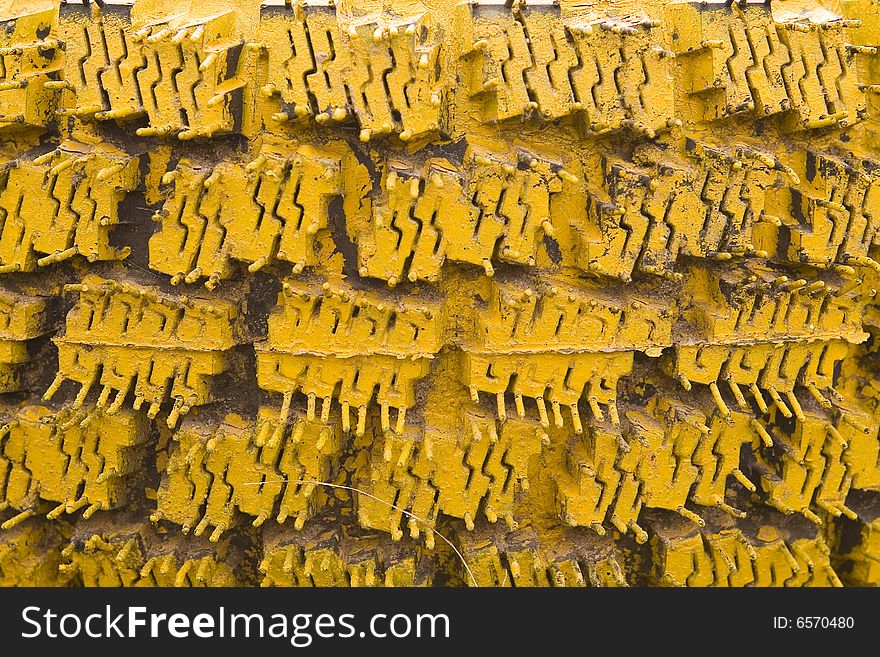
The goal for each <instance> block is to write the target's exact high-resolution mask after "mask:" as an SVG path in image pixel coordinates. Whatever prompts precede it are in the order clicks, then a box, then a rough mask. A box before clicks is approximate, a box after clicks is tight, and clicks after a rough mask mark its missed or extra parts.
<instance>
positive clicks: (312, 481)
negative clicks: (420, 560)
mask: <svg viewBox="0 0 880 657" xmlns="http://www.w3.org/2000/svg"><path fill="white" fill-rule="evenodd" d="M276 481H278V480H276ZM281 482H282V483H287V484H318V485H319V486H327V487H328V488H340V489H342V490H349V491H353V492H355V493H360V494H361V495H366V496H367V497H369V498H370V499H372V500H376V501H377V502H379V503H381V504H385V505H386V506H389V507H391V508H392V509H394V510H395V511H400V512H401V513H402V514H404V515H405V516H407V517H409V518H412V519H413V520H415V521H417V522H420V523H422V524H423V525H424V526H425V527H427V528H428V529H429V530H431V531H432V532H434V533H435V534H437V536H439V537H440V538H442V539H443V542H444V543H446V544H447V545H448V546H449V547H451V548H452V551H453V552H455V554H456V556H457V557H458V558H459V559H461V563H462V565H463V566H464V569H465V570H466V571H467V574H468V576H469V577H470V578H471V581H472V582H473V583H474V587H476V588H479V587H480V585H479V584H477V578H476V577H474V573H473V572H472V571H471V568H470V566H468V563H467V561H466V560H465V558H464V555H463V554H462V553H461V552H459V551H458V548H457V547H455V545H453V544H452V541H450V540H449V539H448V538H446V537H445V536H444V535H443V534H441V533H440V532H438V531H437V530H436V529H435V528H434V527H432V526H431V524H430V523H429V522H428V521H427V520H425V519H424V518H419V517H418V516H417V515H415V514H414V513H410V512H409V511H407V510H406V509H402V508H400V507H399V506H397V505H395V504H392V503H391V502H389V501H387V500H383V499H382V498H381V497H376V496H375V495H373V494H372V493H368V492H367V491H365V490H361V489H360V488H356V487H354V486H344V485H342V484H332V483H330V482H329V481H318V480H317V479H297V480H295V481H291V480H289V479H282V480H281ZM265 483H267V482H264V481H246V482H244V485H245V486H259V485H260V484H265Z"/></svg>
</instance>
